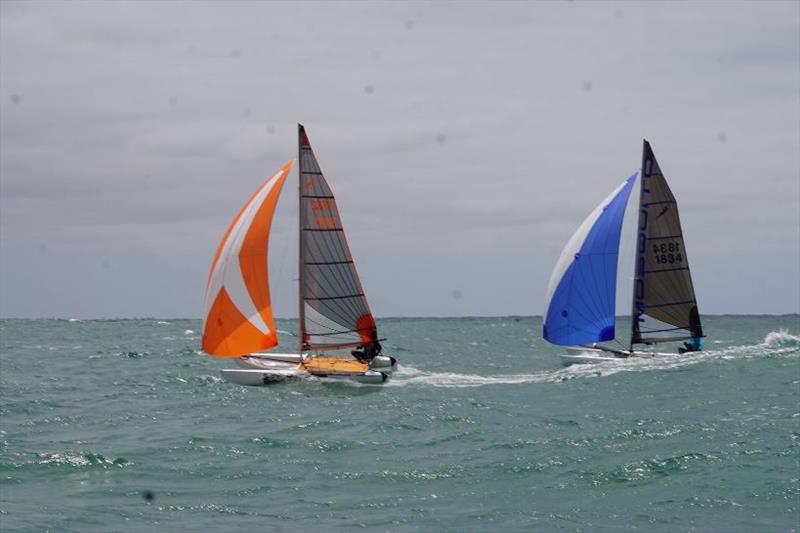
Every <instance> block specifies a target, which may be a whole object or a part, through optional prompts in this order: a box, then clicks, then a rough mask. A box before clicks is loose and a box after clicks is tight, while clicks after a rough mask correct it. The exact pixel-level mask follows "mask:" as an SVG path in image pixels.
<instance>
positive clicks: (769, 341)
mask: <svg viewBox="0 0 800 533" xmlns="http://www.w3.org/2000/svg"><path fill="white" fill-rule="evenodd" d="M761 344H762V345H764V346H767V347H769V348H784V347H800V336H798V335H792V334H791V333H789V332H788V331H786V330H785V329H779V330H778V331H770V332H769V333H767V336H766V337H764V342H762V343H761Z"/></svg>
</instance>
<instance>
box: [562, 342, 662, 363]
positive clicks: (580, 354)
mask: <svg viewBox="0 0 800 533" xmlns="http://www.w3.org/2000/svg"><path fill="white" fill-rule="evenodd" d="M677 355H678V354H676V353H667V352H637V351H635V350H634V351H633V352H622V353H615V352H610V351H608V350H602V349H600V348H584V347H581V346H578V347H575V348H567V353H565V354H559V356H558V357H559V358H561V364H563V365H564V366H569V365H585V364H594V363H606V362H609V361H624V360H626V359H630V358H632V357H633V358H642V359H651V358H653V357H675V356H677Z"/></svg>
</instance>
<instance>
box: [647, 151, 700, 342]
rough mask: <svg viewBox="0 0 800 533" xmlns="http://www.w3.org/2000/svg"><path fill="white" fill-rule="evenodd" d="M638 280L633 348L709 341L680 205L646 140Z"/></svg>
mask: <svg viewBox="0 0 800 533" xmlns="http://www.w3.org/2000/svg"><path fill="white" fill-rule="evenodd" d="M634 276H635V277H634V283H633V310H632V313H631V314H632V328H631V330H632V331H631V345H633V344H637V343H642V342H645V343H648V342H658V341H663V340H680V339H682V338H688V337H702V336H703V328H702V326H701V324H700V313H699V311H698V309H697V300H696V298H695V294H694V286H693V285H692V276H691V273H690V272H689V260H688V258H687V256H686V246H685V245H684V243H683V231H682V230H681V221H680V217H679V216H678V204H677V202H676V201H675V196H673V194H672V191H671V190H670V188H669V185H667V181H666V179H665V178H664V174H663V173H662V172H661V168H660V167H659V165H658V161H656V156H655V154H653V150H652V148H651V147H650V143H648V142H647V141H646V140H645V141H644V147H643V150H642V184H641V192H640V199H639V223H638V225H637V239H636V265H635V269H634ZM648 319H654V320H655V321H657V322H655V323H654V324H653V325H649V324H648ZM682 330H685V331H683V332H682Z"/></svg>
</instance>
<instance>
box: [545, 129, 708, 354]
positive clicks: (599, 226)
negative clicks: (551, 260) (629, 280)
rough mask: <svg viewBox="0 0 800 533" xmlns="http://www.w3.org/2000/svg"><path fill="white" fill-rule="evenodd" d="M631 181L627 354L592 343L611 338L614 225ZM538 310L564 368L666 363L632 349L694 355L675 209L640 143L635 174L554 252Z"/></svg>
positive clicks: (695, 319) (692, 315)
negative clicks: (631, 360) (668, 348)
mask: <svg viewBox="0 0 800 533" xmlns="http://www.w3.org/2000/svg"><path fill="white" fill-rule="evenodd" d="M639 174H640V175H641V180H640V188H639V191H640V192H639V223H638V225H637V238H636V250H635V256H636V263H635V268H634V280H633V306H632V310H631V337H630V342H629V343H628V345H627V346H625V345H620V346H619V347H612V346H606V345H602V344H598V343H600V342H604V341H612V340H614V336H615V313H614V311H615V303H616V302H615V299H616V298H615V296H616V288H617V258H618V256H619V244H620V233H621V231H622V219H623V217H624V216H625V207H626V205H627V203H628V198H629V197H630V194H631V191H632V190H633V186H634V183H635V182H636V178H637V175H639ZM545 308H546V309H547V311H546V315H545V317H544V328H543V329H544V331H543V335H544V338H545V339H546V340H547V341H549V342H551V343H553V344H558V345H562V346H570V348H568V349H567V353H566V354H564V355H560V357H561V361H562V363H564V364H565V365H570V364H575V363H598V362H603V361H614V360H619V359H620V358H626V357H654V356H658V355H674V353H669V354H667V353H660V352H653V351H644V350H636V347H637V346H639V345H646V346H647V345H654V344H658V343H664V342H677V341H685V342H684V343H683V346H681V347H680V348H679V349H678V352H679V353H684V352H692V351H700V350H702V348H703V337H704V335H703V328H702V326H701V324H700V313H699V312H698V310H697V300H696V298H695V295H694V287H693V285H692V276H691V273H690V271H689V260H688V258H687V257H686V247H685V246H684V243H683V233H682V231H681V222H680V218H679V216H678V204H677V202H676V201H675V197H674V196H673V194H672V191H671V190H670V188H669V186H668V185H667V181H666V179H664V174H663V173H662V172H661V169H660V167H659V166H658V162H657V161H656V158H655V155H654V154H653V150H652V148H650V144H649V143H648V142H647V141H646V140H645V141H644V148H643V150H642V168H641V173H636V174H634V175H632V176H631V177H629V178H628V179H626V180H625V181H624V182H623V183H622V184H621V185H620V186H619V187H617V188H616V189H614V191H612V192H611V194H610V195H608V197H607V198H606V199H605V200H603V202H602V203H601V204H600V205H599V206H597V208H596V209H595V210H594V211H592V213H591V214H590V215H589V216H588V217H587V218H586V220H584V221H583V224H581V226H580V227H579V228H578V231H576V232H575V234H574V235H573V236H572V238H571V239H570V240H569V242H568V243H567V245H566V247H565V248H564V250H563V251H562V252H561V256H560V257H559V258H558V262H557V263H556V266H555V269H554V270H553V274H552V276H551V278H550V284H549V286H548V287H547V296H546V300H545ZM618 344H619V343H618Z"/></svg>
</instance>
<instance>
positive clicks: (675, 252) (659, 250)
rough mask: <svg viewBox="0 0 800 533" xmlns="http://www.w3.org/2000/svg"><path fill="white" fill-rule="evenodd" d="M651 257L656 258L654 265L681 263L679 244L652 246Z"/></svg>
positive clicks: (681, 254) (670, 243) (663, 243)
mask: <svg viewBox="0 0 800 533" xmlns="http://www.w3.org/2000/svg"><path fill="white" fill-rule="evenodd" d="M653 255H654V256H655V258H656V263H658V264H660V265H665V264H666V265H672V264H675V263H682V262H683V253H681V243H679V242H669V243H667V242H662V243H661V244H653Z"/></svg>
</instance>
